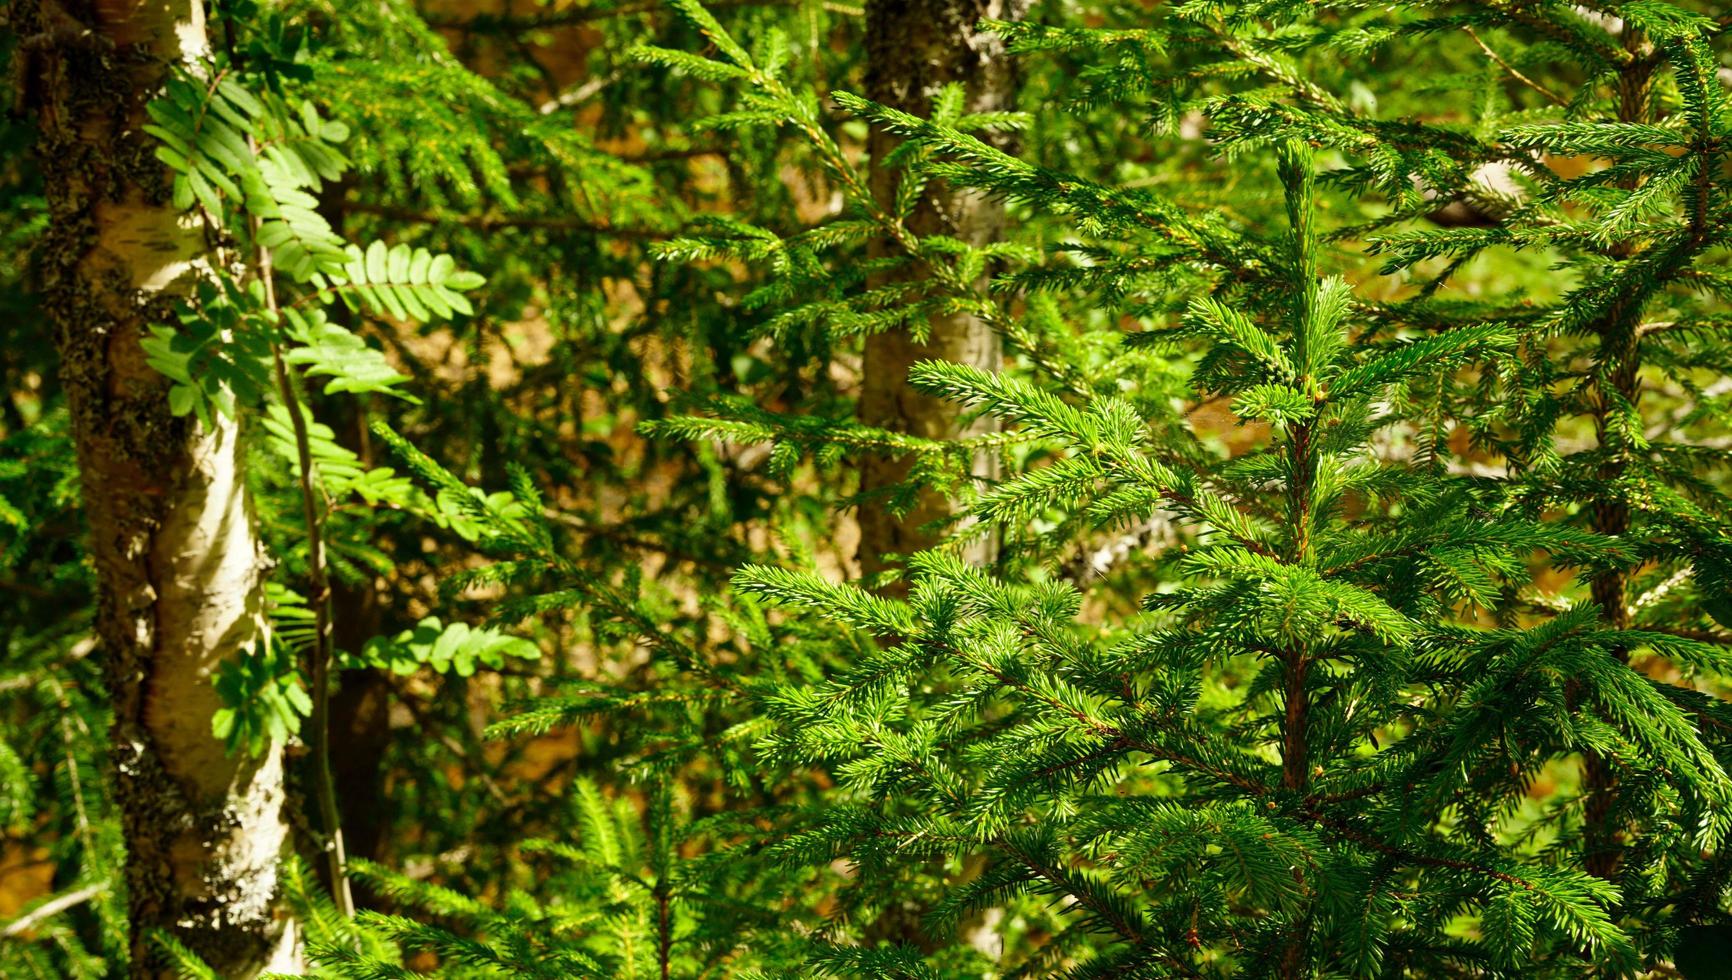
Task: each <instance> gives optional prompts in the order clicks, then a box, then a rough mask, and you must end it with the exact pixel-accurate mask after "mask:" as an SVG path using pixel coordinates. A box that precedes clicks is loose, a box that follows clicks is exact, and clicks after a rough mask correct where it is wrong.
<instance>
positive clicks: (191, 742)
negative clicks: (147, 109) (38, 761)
mask: <svg viewBox="0 0 1732 980" xmlns="http://www.w3.org/2000/svg"><path fill="white" fill-rule="evenodd" d="M12 19H13V23H14V24H15V25H17V26H18V28H19V31H20V34H21V35H22V37H23V42H22V44H21V48H22V50H23V51H24V52H25V55H26V57H28V58H29V59H30V61H29V64H28V66H27V72H28V74H27V78H28V81H29V84H30V85H31V86H32V88H31V92H30V96H31V101H32V102H33V103H34V105H35V108H36V109H37V115H38V127H39V135H38V144H37V150H38V153H39V156H40V158H41V160H42V169H43V172H44V176H45V179H46V184H47V196H48V203H49V208H50V212H51V217H52V221H51V229H50V231H49V233H48V234H47V235H46V236H45V239H44V241H43V243H42V249H41V252H40V260H39V267H40V274H41V277H42V290H43V297H44V301H45V302H44V308H45V309H46V310H47V311H48V314H49V316H50V318H51V319H52V320H53V324H54V330H55V342H56V345H57V347H58V349H59V352H60V357H61V376H62V381H63V384H64V386H65V389H66V392H67V397H68V401H69V404H70V407H71V411H72V425H73V435H74V438H75V440H76V442H77V446H78V459H79V472H80V478H81V481H82V487H83V494H84V506H85V514H86V517H87V519H88V522H89V525H90V542H89V549H90V554H91V556H92V559H93V561H94V563H95V565H96V570H97V573H98V579H99V583H100V588H99V596H98V609H97V622H96V625H97V633H98V637H99V639H100V642H101V646H102V649H103V655H104V671H105V676H106V679H107V682H108V686H109V693H110V697H111V699H112V703H113V708H114V727H113V730H112V733H111V734H112V738H111V742H112V745H111V752H112V760H113V773H112V778H113V781H114V793H115V797H116V800H117V802H118V804H119V808H120V811H121V819H122V824H123V832H124V837H125V840H126V841H127V847H128V850H127V857H126V869H125V878H126V889H127V905H128V910H129V920H130V923H131V933H132V934H131V942H132V949H131V952H132V963H131V975H132V976H134V977H155V976H161V975H165V974H164V973H163V971H161V970H160V969H159V968H158V967H157V966H156V965H155V964H156V963H157V960H156V958H155V957H154V956H153V955H152V953H151V945H150V937H151V934H152V933H153V932H156V931H159V930H160V931H162V932H165V933H167V934H169V935H171V936H173V937H174V938H176V939H178V940H180V941H181V942H182V943H184V944H185V945H186V946H187V947H189V948H191V949H192V950H193V951H194V952H196V953H197V954H199V955H200V956H202V957H203V958H204V959H205V960H206V962H208V963H209V964H210V965H211V966H212V967H213V968H215V970H216V972H217V973H218V974H219V975H221V976H224V977H250V976H253V975H255V974H257V973H259V972H261V971H264V970H280V971H289V972H294V971H298V969H299V968H300V965H301V956H300V949H299V943H298V940H297V932H296V929H295V928H294V926H293V924H292V923H291V922H290V921H289V920H288V918H287V917H286V915H285V914H284V912H283V910H282V908H281V902H280V895H279V891H280V890H279V887H278V881H277V867H278V862H279V861H280V860H281V858H282V856H283V854H284V853H285V848H286V847H287V846H288V841H289V825H288V822H287V819H286V815H285V812H284V792H285V791H284V780H283V758H282V752H281V750H280V748H276V747H273V748H272V750H270V751H269V752H268V753H266V754H265V755H263V756H262V757H259V758H248V757H246V756H244V755H241V756H232V757H231V756H230V755H228V754H227V753H226V752H225V751H224V748H223V745H222V743H221V742H220V741H218V740H217V739H215V738H214V737H213V736H212V735H211V731H210V720H211V715H212V714H213V713H214V712H215V711H216V709H217V707H218V700H217V695H216V692H215V690H214V688H213V687H212V684H211V675H212V673H213V672H214V671H215V670H216V669H217V667H218V665H219V664H221V663H222V662H223V661H225V660H229V659H232V658H235V657H239V656H243V655H245V654H246V652H247V651H248V650H249V649H251V647H252V646H253V644H254V643H255V642H257V641H259V640H260V639H261V638H263V636H264V635H265V632H264V631H265V629H266V625H265V619H264V602H263V592H262V575H263V572H264V569H265V567H266V560H265V556H264V554H263V552H262V551H261V549H260V545H259V542H258V538H257V536H256V534H255V531H254V525H253V514H252V506H251V502H250V500H249V498H248V495H247V491H246V486H245V482H244V480H243V477H242V473H241V469H240V460H241V455H240V446H239V441H240V433H239V430H238V428H237V427H236V425H235V424H234V423H233V422H228V421H221V422H219V423H218V424H217V425H215V426H214V427H210V428H201V427H200V426H199V425H198V424H197V423H196V422H193V421H191V420H189V419H184V418H178V419H177V418H175V417H173V416H172V415H171V414H170V413H169V410H168V400H167V387H168V386H167V382H166V381H165V379H163V378H162V377H161V376H159V375H158V374H157V373H156V372H155V371H154V370H152V369H151V368H150V366H149V365H148V364H147V363H146V361H145V357H144V352H143V350H142V349H141V347H140V345H139V341H140V338H141V337H142V336H143V335H144V333H145V331H146V330H147V328H148V326H149V324H151V323H153V322H163V321H164V320H165V319H166V317H167V315H168V313H169V309H170V307H171V305H172V302H173V297H174V296H175V295H176V294H177V293H178V292H179V291H181V290H182V289H184V288H185V287H186V285H187V284H188V283H189V280H191V279H192V278H194V277H195V276H196V275H197V274H198V272H199V270H200V269H201V268H204V263H205V253H206V250H207V246H206V243H205V241H204V238H203V235H202V234H201V232H200V231H199V229H198V228H197V227H196V226H194V225H193V224H191V223H190V222H189V221H188V220H186V219H185V218H184V216H182V215H180V214H177V213H176V212H175V211H174V209H173V207H172V206H171V205H170V204H169V203H168V201H167V196H168V178H167V175H166V174H165V172H164V171H163V168H162V167H161V165H160V164H158V163H157V161H156V160H155V158H154V157H153V156H152V146H151V143H150V140H149V137H148V136H147V135H146V134H144V133H143V132H142V131H141V130H140V128H139V127H140V126H141V125H143V123H144V122H145V118H146V117H145V114H144V105H145V103H146V102H147V101H148V100H149V98H150V97H151V96H152V95H154V94H155V93H156V92H157V91H159V90H160V88H161V86H162V83H163V81H164V79H165V77H166V74H167V72H168V70H169V68H170V67H171V66H172V65H173V64H175V63H177V62H185V61H189V60H191V59H194V58H196V57H198V56H199V55H200V54H202V53H203V52H205V51H206V50H207V49H206V38H205V28H204V12H203V7H202V6H201V4H200V3H199V0H96V2H73V0H62V2H53V0H38V2H31V0H24V2H20V3H15V4H14V5H13V8H12Z"/></svg>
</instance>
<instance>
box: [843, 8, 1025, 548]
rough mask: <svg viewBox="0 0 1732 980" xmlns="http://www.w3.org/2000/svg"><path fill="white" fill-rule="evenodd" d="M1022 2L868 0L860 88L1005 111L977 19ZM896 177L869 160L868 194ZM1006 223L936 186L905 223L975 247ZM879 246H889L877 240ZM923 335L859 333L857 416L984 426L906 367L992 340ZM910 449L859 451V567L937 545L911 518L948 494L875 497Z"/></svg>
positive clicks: (995, 53)
mask: <svg viewBox="0 0 1732 980" xmlns="http://www.w3.org/2000/svg"><path fill="white" fill-rule="evenodd" d="M1028 5H1029V0H868V2H867V4H866V56H867V75H866V94H867V96H868V97H869V98H871V99H873V100H874V101H876V102H880V103H883V104H885V105H889V106H893V107H895V108H898V109H902V110H905V111H907V112H912V113H914V114H916V115H920V116H924V115H927V114H928V113H929V112H930V111H931V108H932V100H933V97H934V96H935V95H936V94H937V93H938V92H939V90H940V89H942V88H943V87H944V86H945V85H947V84H951V83H960V84H961V85H962V86H963V87H964V90H965V91H966V93H967V100H966V105H967V111H968V112H998V111H1005V110H1009V109H1012V108H1014V103H1015V97H1016V74H1015V70H1014V65H1013V63H1012V61H1011V59H1010V58H1009V56H1008V55H1007V54H1006V52H1005V50H1004V45H1003V43H1002V42H1001V41H1000V40H999V39H998V38H997V37H996V36H994V35H992V34H988V33H985V32H982V31H980V30H978V29H977V28H976V25H977V24H978V23H979V21H980V20H981V19H982V18H993V19H998V20H1016V19H1019V18H1021V17H1022V16H1023V14H1024V13H1025V12H1026V11H1027V9H1028ZM895 143H896V140H895V138H894V137H892V136H890V135H888V134H886V133H883V132H881V131H878V130H874V132H873V133H872V137H871V143H870V145H869V149H870V152H871V155H872V159H873V160H874V161H882V160H883V159H884V158H885V156H886V155H888V154H889V153H890V151H891V150H892V149H894V148H895ZM896 176H897V175H896V174H895V173H894V172H892V171H889V170H887V169H885V168H882V167H879V168H876V169H875V170H874V171H873V174H872V185H873V186H872V191H873V194H874V195H876V196H877V198H878V200H879V201H880V202H881V203H883V204H885V205H887V206H888V205H889V204H890V203H891V201H892V199H893V196H894V193H895V185H896ZM1003 225H1004V208H1003V206H1002V205H1001V204H1000V203H999V202H997V201H994V200H991V199H989V198H987V197H986V196H984V195H982V194H979V193H977V192H972V191H958V190H955V189H953V188H948V187H945V186H943V185H941V184H938V183H934V184H932V185H930V186H929V187H928V188H927V190H926V194H925V196H924V197H923V198H922V199H921V201H920V204H919V206H918V207H917V208H916V209H915V211H914V214H913V215H912V216H911V217H910V218H909V220H908V227H909V229H910V230H911V231H913V232H914V233H915V234H916V235H933V234H942V235H949V236H951V237H954V238H959V239H961V240H963V241H966V242H969V243H971V244H975V245H982V244H986V243H988V242H991V241H994V240H995V239H997V238H998V237H999V235H1000V233H1001V231H1002V228H1003ZM883 247H884V248H886V249H888V248H891V247H892V246H890V245H888V244H885V245H884V246H883ZM929 327H930V336H929V337H928V338H927V340H926V341H925V342H924V343H920V342H916V341H915V340H914V339H913V338H912V337H911V336H910V334H909V333H908V332H907V331H905V330H890V331H886V332H883V333H879V334H875V335H873V336H871V337H869V338H868V339H867V341H866V355H865V364H864V379H863V382H862V390H861V395H860V410H859V417H860V421H861V422H863V423H865V424H867V425H872V426H878V427H880V428H885V429H890V430H893V431H896V432H907V433H911V434H914V435H918V436H923V437H926V438H931V439H947V438H954V437H956V436H966V435H974V434H978V433H981V432H987V431H991V430H992V428H993V421H992V420H991V419H977V420H975V421H973V422H966V423H965V413H964V412H963V411H962V410H961V409H960V408H959V406H957V405H956V404H955V403H953V402H948V401H945V400H943V399H940V398H933V397H930V396H927V395H924V394H921V393H919V392H916V391H914V390H913V389H912V388H910V387H909V385H908V382H907V377H908V368H909V367H910V366H911V365H913V364H914V363H915V362H917V361H921V360H928V359H943V360H948V361H956V362H958V363H961V364H969V365H973V366H975V367H979V368H982V369H985V370H988V371H996V370H998V369H999V367H1000V365H1001V364H1002V362H1003V358H1004V354H1003V350H1002V347H1001V346H1000V343H999V338H998V336H997V334H995V333H994V332H993V331H992V329H991V328H990V327H988V326H987V325H986V324H985V323H984V322H982V321H981V320H980V319H979V318H977V317H972V316H943V317H938V318H935V319H933V320H932V321H931V322H930V324H929ZM911 462H912V461H911V460H909V459H908V458H906V457H904V458H900V459H897V458H890V457H868V458H867V459H866V460H865V462H864V463H863V465H862V467H861V472H860V485H861V491H862V492H863V493H864V494H867V495H873V496H872V497H871V499H869V500H868V501H867V502H866V503H865V504H863V505H862V506H861V509H860V565H861V569H862V571H864V572H865V573H866V574H868V575H871V574H875V573H877V572H880V571H882V570H884V569H885V568H886V567H888V566H889V565H890V564H891V563H890V562H889V561H888V560H887V558H888V556H889V555H891V554H899V555H907V554H910V553H912V552H915V551H919V550H921V549H923V548H929V547H931V546H932V545H934V544H936V543H937V540H936V538H934V537H933V536H932V535H931V534H930V533H927V532H923V531H922V530H921V527H922V526H923V525H926V524H929V523H931V522H933V521H937V520H943V519H944V518H946V517H949V516H951V514H952V513H953V511H952V505H951V503H950V501H948V500H946V499H945V498H944V497H943V496H942V495H939V494H936V493H930V492H928V493H923V494H922V495H921V496H920V497H919V498H918V500H917V501H916V502H915V504H914V506H913V508H912V509H911V510H910V511H909V512H908V513H906V514H903V515H901V516H898V515H896V514H894V513H892V512H891V511H890V510H889V509H888V508H887V507H886V506H884V503H883V494H882V491H883V490H884V489H885V488H887V487H892V486H894V485H896V484H898V483H900V482H902V481H903V480H904V479H906V477H907V475H908V470H909V467H910V465H911ZM974 473H975V475H976V476H977V477H981V478H984V479H992V478H993V477H994V476H996V457H995V456H992V455H990V454H986V453H982V454H981V455H980V457H979V458H977V459H976V460H975V465H974ZM995 553H996V548H995V542H994V540H993V539H992V538H990V537H988V538H981V539H977V540H976V541H975V543H974V544H973V545H972V546H971V547H970V549H969V552H968V554H967V557H968V559H969V560H971V561H973V562H976V563H979V564H986V563H989V562H991V561H992V559H993V558H994V557H995Z"/></svg>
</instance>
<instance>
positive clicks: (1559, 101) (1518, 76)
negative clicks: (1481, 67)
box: [1462, 27, 1570, 105]
mask: <svg viewBox="0 0 1732 980" xmlns="http://www.w3.org/2000/svg"><path fill="white" fill-rule="evenodd" d="M1462 30H1464V31H1466V32H1467V36H1468V37H1471V38H1473V43H1475V44H1477V45H1479V49H1480V50H1481V51H1484V52H1485V56H1486V57H1487V58H1490V59H1491V60H1492V61H1494V62H1496V63H1497V66H1498V67H1499V68H1502V69H1503V70H1504V71H1507V72H1509V73H1510V76H1511V77H1513V78H1514V79H1515V80H1516V81H1518V82H1521V83H1522V84H1523V85H1526V86H1527V87H1528V88H1531V89H1533V90H1534V91H1535V92H1538V93H1539V94H1541V95H1543V96H1545V97H1546V98H1547V99H1549V100H1551V102H1552V104H1553V105H1569V104H1570V103H1569V100H1568V99H1565V98H1563V97H1562V96H1559V95H1558V94H1557V93H1555V92H1553V91H1552V90H1551V89H1548V88H1546V87H1545V86H1544V85H1541V84H1540V83H1539V82H1536V81H1534V80H1533V79H1531V78H1529V77H1527V76H1526V75H1524V74H1522V73H1521V72H1520V71H1519V70H1517V69H1516V67H1515V66H1514V65H1512V64H1510V63H1509V62H1507V61H1505V60H1503V58H1501V57H1499V55H1498V53H1497V52H1496V51H1493V50H1492V49H1491V47H1490V45H1487V44H1486V43H1485V42H1484V41H1481V40H1480V39H1479V35H1478V34H1475V33H1474V30H1473V28H1471V27H1463V28H1462Z"/></svg>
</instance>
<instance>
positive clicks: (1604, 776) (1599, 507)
mask: <svg viewBox="0 0 1732 980" xmlns="http://www.w3.org/2000/svg"><path fill="white" fill-rule="evenodd" d="M1618 32H1619V35H1620V37H1621V39H1622V41H1623V45H1624V50H1626V51H1629V52H1630V53H1631V54H1632V55H1635V56H1636V58H1635V59H1634V60H1633V62H1632V64H1631V65H1629V66H1628V67H1626V68H1624V69H1623V70H1622V71H1621V72H1620V74H1619V76H1618V81H1617V92H1618V119H1619V121H1621V122H1633V123H1645V122H1648V121H1649V120H1650V118H1651V116H1652V113H1651V111H1650V110H1651V106H1652V97H1653V93H1652V88H1653V77H1654V64H1653V61H1652V60H1651V58H1650V57H1649V56H1650V55H1652V54H1653V50H1654V49H1653V45H1652V44H1651V43H1650V42H1649V41H1648V39H1647V38H1646V37H1645V36H1644V35H1643V34H1642V32H1641V31H1638V30H1635V29H1634V28H1632V27H1631V26H1630V25H1628V24H1621V25H1619V31H1618ZM1631 187H1632V188H1633V187H1634V185H1631ZM1612 252H1613V254H1614V255H1616V256H1617V257H1619V258H1625V257H1627V256H1628V255H1629V254H1631V252H1632V247H1631V245H1630V243H1628V242H1619V243H1618V244H1616V245H1615V246H1613V249H1612ZM1643 305H1644V304H1643V303H1642V302H1630V301H1628V300H1620V301H1619V302H1616V303H1614V304H1612V307H1611V309H1610V310H1608V311H1607V312H1606V314H1605V316H1604V318H1603V319H1601V321H1600V322H1599V323H1597V324H1595V326H1594V331H1595V333H1596V334H1597V335H1598V337H1599V343H1600V348H1599V352H1598V357H1597V360H1598V363H1597V365H1596V367H1597V369H1598V371H1597V374H1596V380H1595V389H1594V410H1593V416H1594V432H1595V436H1596V441H1597V442H1598V444H1599V447H1600V449H1601V450H1603V451H1607V452H1608V453H1609V454H1610V455H1609V456H1608V458H1607V460H1606V462H1605V463H1604V465H1602V466H1601V468H1600V478H1601V479H1603V480H1605V481H1606V482H1607V483H1611V482H1614V481H1616V480H1618V479H1619V478H1621V477H1622V476H1623V474H1624V470H1625V469H1626V467H1627V463H1626V461H1625V458H1624V454H1625V453H1626V452H1628V450H1629V447H1628V445H1627V444H1626V442H1625V440H1624V439H1623V438H1622V437H1621V436H1618V435H1617V434H1615V433H1614V431H1613V427H1612V425H1611V419H1612V417H1613V416H1614V415H1615V414H1616V413H1617V412H1618V411H1619V410H1620V406H1619V404H1618V403H1620V402H1622V403H1623V404H1626V405H1631V406H1635V405H1637V404H1638V403H1639V402H1640V401H1641V397H1642V385H1641V376H1640V371H1641V355H1640V349H1639V347H1638V345H1637V343H1636V325H1637V322H1638V321H1639V320H1640V319H1641V316H1642V309H1643ZM1590 513H1591V520H1592V522H1593V528H1594V530H1595V531H1596V532H1598V533H1600V534H1604V535H1607V536H1608V537H1614V538H1621V537H1623V536H1624V535H1626V534H1628V533H1629V531H1630V508H1629V505H1628V504H1626V503H1624V502H1623V501H1620V500H1615V499H1610V500H1601V501H1597V502H1595V503H1594V505H1593V508H1592V510H1591V512H1590ZM1589 587H1590V593H1591V595H1592V596H1593V600H1594V602H1595V603H1596V604H1597V605H1598V606H1599V607H1600V612H1601V615H1602V616H1603V617H1604V618H1605V621H1606V624H1607V625H1608V626H1611V627H1612V628H1613V629H1628V628H1629V627H1630V611H1629V606H1628V595H1627V593H1628V590H1629V575H1628V574H1627V573H1626V572H1625V571H1623V570H1621V569H1617V570H1613V571H1609V572H1602V573H1600V574H1598V575H1595V576H1594V577H1593V578H1592V579H1591V580H1590V583H1589ZM1612 656H1614V657H1616V658H1617V659H1618V660H1621V661H1625V662H1628V661H1629V659H1630V652H1629V651H1628V650H1626V649H1623V648H1621V647H1620V648H1618V649H1614V650H1613V651H1612ZM1569 693H1570V694H1571V696H1572V698H1571V700H1572V701H1574V700H1575V695H1576V694H1577V693H1578V692H1577V691H1575V690H1574V688H1573V686H1572V689H1571V690H1570V691H1569ZM1582 783H1583V789H1584V791H1585V792H1586V794H1587V802H1586V806H1585V807H1584V811H1583V820H1584V823H1585V826H1584V827H1583V842H1584V849H1585V851H1586V854H1585V860H1584V862H1583V864H1584V866H1585V867H1586V868H1587V870H1588V871H1589V872H1590V873H1592V874H1595V875H1598V876H1599V877H1601V878H1607V879H1610V878H1612V877H1613V876H1615V875H1616V874H1617V873H1618V868H1619V865H1620V864H1621V863H1622V860H1623V851H1624V848H1625V846H1626V845H1627V836H1628V830H1629V828H1628V827H1627V826H1626V825H1625V824H1624V823H1623V821H1622V820H1620V819H1619V818H1618V817H1617V815H1616V813H1615V811H1616V809H1617V802H1618V772H1617V768H1616V764H1615V763H1614V762H1613V761H1612V760H1610V759H1608V758H1606V757H1604V756H1602V755H1601V754H1600V753H1598V752H1586V753H1583V757H1582Z"/></svg>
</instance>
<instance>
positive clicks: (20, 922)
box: [0, 881, 108, 939]
mask: <svg viewBox="0 0 1732 980" xmlns="http://www.w3.org/2000/svg"><path fill="white" fill-rule="evenodd" d="M106 891H108V883H107V882H100V881H99V882H97V883H96V884H94V885H85V886H84V887H83V888H79V889H75V890H73V891H69V892H66V893H65V894H62V895H60V896H57V897H55V898H51V899H49V900H48V901H46V902H43V903H42V904H41V905H38V906H36V907H35V908H33V909H31V910H30V911H28V912H26V913H24V914H23V915H21V916H19V917H18V918H16V919H13V920H12V921H11V922H9V923H7V924H6V928H4V929H0V938H5V939H11V938H13V937H15V936H22V935H23V934H25V933H27V932H29V931H30V930H31V929H34V928H35V927H36V926H37V925H38V924H39V923H42V922H45V921H47V920H48V919H51V918H53V917H54V916H56V915H59V914H60V913H62V912H64V911H66V910H67V909H69V908H72V907H74V906H76V905H82V904H84V903H85V902H88V901H90V900H91V899H93V898H95V897H96V896H98V895H101V894H103V893H104V892H106Z"/></svg>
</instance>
